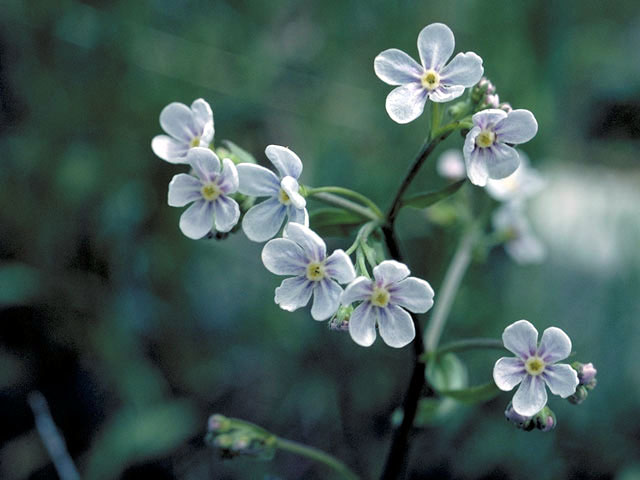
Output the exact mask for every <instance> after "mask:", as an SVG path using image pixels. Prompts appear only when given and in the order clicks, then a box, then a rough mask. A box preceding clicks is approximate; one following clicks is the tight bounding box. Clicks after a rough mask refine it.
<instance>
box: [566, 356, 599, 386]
mask: <svg viewBox="0 0 640 480" xmlns="http://www.w3.org/2000/svg"><path fill="white" fill-rule="evenodd" d="M571 366H572V367H573V368H574V369H575V370H576V372H578V381H579V382H580V385H584V386H585V387H587V388H588V389H589V390H593V388H594V387H595V386H596V374H597V373H598V370H596V368H595V367H594V366H593V363H591V362H589V363H584V364H583V363H579V362H574V363H572V364H571Z"/></svg>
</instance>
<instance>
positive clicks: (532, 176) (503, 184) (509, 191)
mask: <svg viewBox="0 0 640 480" xmlns="http://www.w3.org/2000/svg"><path fill="white" fill-rule="evenodd" d="M518 156H519V157H520V166H519V167H518V168H517V170H516V171H515V172H513V173H512V174H511V175H509V176H508V177H506V178H503V179H501V180H491V179H489V180H487V186H486V189H487V193H488V194H489V195H491V196H492V197H493V198H495V199H496V200H499V201H501V202H505V201H521V200H524V199H526V198H529V197H532V196H534V195H536V194H537V193H538V192H540V190H542V189H543V188H544V186H545V181H544V179H543V178H542V176H541V175H540V173H539V172H538V170H536V169H535V168H533V167H532V166H531V164H530V162H529V157H528V156H527V155H526V154H525V153H524V152H523V151H522V150H520V151H518Z"/></svg>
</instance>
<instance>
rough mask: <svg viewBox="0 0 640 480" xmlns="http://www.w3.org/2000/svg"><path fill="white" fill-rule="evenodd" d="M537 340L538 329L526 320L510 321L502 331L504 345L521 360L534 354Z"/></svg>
mask: <svg viewBox="0 0 640 480" xmlns="http://www.w3.org/2000/svg"><path fill="white" fill-rule="evenodd" d="M537 341H538V331H537V330H536V327H534V326H533V325H532V324H531V322H528V321H527V320H518V321H517V322H515V323H512V324H511V325H509V326H508V327H507V328H505V329H504V332H503V333H502V342H503V343H504V347H505V348H506V349H507V350H509V351H510V352H513V353H515V354H516V355H517V356H518V357H520V358H521V359H523V360H526V359H527V358H529V357H531V356H533V355H535V354H536V351H537V345H536V343H537ZM541 408H542V407H541Z"/></svg>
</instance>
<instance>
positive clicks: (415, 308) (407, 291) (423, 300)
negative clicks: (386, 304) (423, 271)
mask: <svg viewBox="0 0 640 480" xmlns="http://www.w3.org/2000/svg"><path fill="white" fill-rule="evenodd" d="M389 293H391V297H390V299H389V300H390V302H391V303H393V304H396V305H400V306H401V307H404V308H406V309H407V310H409V311H411V312H415V313H424V312H426V311H427V310H429V309H430V308H431V307H432V306H433V289H432V288H431V285H429V283H428V282H426V281H425V280H422V279H421V278H417V277H409V278H405V279H404V280H401V281H399V282H398V283H396V284H395V285H394V286H393V287H392V288H391V289H390V290H389Z"/></svg>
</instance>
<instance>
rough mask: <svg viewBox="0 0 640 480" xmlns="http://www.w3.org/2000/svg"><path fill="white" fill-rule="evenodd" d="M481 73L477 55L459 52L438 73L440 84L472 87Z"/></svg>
mask: <svg viewBox="0 0 640 480" xmlns="http://www.w3.org/2000/svg"><path fill="white" fill-rule="evenodd" d="M483 73H484V68H483V67H482V59H481V58H480V57H479V56H478V55H476V54H475V53H473V52H466V53H462V52H460V53H458V54H457V55H456V56H455V57H453V60H451V61H450V62H449V64H448V65H446V66H445V67H444V68H443V69H442V71H441V72H440V83H443V84H445V85H462V86H463V87H473V86H474V85H475V84H476V83H478V82H479V81H480V78H482V74H483Z"/></svg>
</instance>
